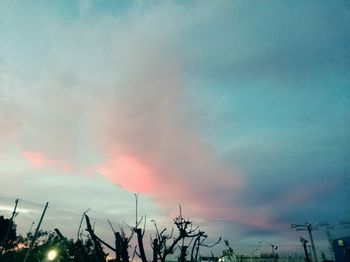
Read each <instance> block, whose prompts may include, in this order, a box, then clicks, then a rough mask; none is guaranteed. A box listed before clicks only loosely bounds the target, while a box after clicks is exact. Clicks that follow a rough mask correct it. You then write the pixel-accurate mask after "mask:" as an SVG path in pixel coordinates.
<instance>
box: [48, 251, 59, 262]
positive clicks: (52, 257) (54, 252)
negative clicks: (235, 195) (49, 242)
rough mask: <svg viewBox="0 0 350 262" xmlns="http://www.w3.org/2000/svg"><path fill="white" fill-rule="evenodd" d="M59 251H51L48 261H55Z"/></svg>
mask: <svg viewBox="0 0 350 262" xmlns="http://www.w3.org/2000/svg"><path fill="white" fill-rule="evenodd" d="M57 254H58V252H57V250H55V249H51V250H50V251H49V252H48V253H47V260H48V261H53V260H55V258H56V257H57Z"/></svg>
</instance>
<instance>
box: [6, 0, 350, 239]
mask: <svg viewBox="0 0 350 262" xmlns="http://www.w3.org/2000/svg"><path fill="white" fill-rule="evenodd" d="M348 13H349V3H347V2H346V1H335V2H319V1H294V2H291V1H290V2H289V1H283V2H282V1H264V2H260V1H232V2H229V1H164V2H162V1H150V2H147V3H145V2H142V1H50V2H47V1H26V2H17V1H2V2H1V3H0V35H1V39H2V40H1V41H0V119H1V122H0V139H1V144H0V172H1V177H2V179H3V181H4V183H2V184H1V185H0V189H1V194H2V195H3V196H6V197H20V198H24V199H29V200H32V201H35V202H43V201H51V202H53V203H54V205H57V206H60V207H63V208H66V209H69V210H75V211H76V212H78V213H79V212H80V211H82V210H85V209H87V207H92V209H94V206H96V208H95V215H96V216H98V217H106V216H107V215H106V214H105V213H106V208H105V207H108V208H107V209H108V212H110V213H111V214H115V220H117V221H124V220H131V219H133V218H132V217H133V214H134V209H133V206H132V203H133V194H132V193H133V192H135V191H137V192H140V195H141V198H143V199H144V209H145V212H147V213H148V214H149V215H150V216H151V217H152V216H153V217H154V218H156V219H158V220H159V221H163V222H164V223H165V221H167V220H168V219H169V217H171V216H172V215H174V214H176V212H177V211H176V210H177V204H178V203H181V204H182V205H183V208H184V210H186V208H187V210H188V211H187V213H188V215H189V216H191V217H193V218H194V219H198V221H200V222H202V223H203V224H205V225H207V226H209V225H211V224H215V225H216V226H215V227H214V226H213V227H211V229H212V231H213V232H215V233H217V234H222V235H224V236H225V234H226V237H227V238H230V237H231V238H232V239H231V240H232V241H235V242H237V243H239V241H243V242H244V241H248V242H249V241H250V242H254V243H255V242H257V241H258V240H261V238H262V237H264V238H265V239H267V240H270V241H274V240H278V241H293V238H294V237H295V239H297V236H296V235H295V232H290V229H289V228H288V227H289V224H290V223H302V222H306V221H309V222H314V223H317V222H319V221H320V220H322V221H324V220H325V221H329V222H336V221H343V220H347V221H348V220H349V218H350V217H349V214H350V212H349V211H350V207H349V204H348V203H349V198H350V192H349V170H350V165H349V163H350V162H349V155H350V139H349V138H350V137H349V134H350V125H349V116H350V94H349V82H350V75H349V66H350V59H349V58H350V57H349V55H350V48H349V45H348V43H349V42H350V34H349V32H350V30H349V29H350V28H349V27H350V21H349V20H350V18H349V16H348ZM33 181H35V183H33ZM82 185H84V186H82ZM55 190H58V191H59V192H60V193H59V194H53V193H52V192H53V191H55ZM87 190H90V191H91V192H95V194H92V195H91V194H90V193H87V192H86V191H87ZM39 191H40V194H38V192H39ZM104 191H106V192H108V193H109V194H110V195H113V196H114V197H115V199H120V200H121V201H120V203H115V201H114V200H113V201H110V202H109V200H106V197H105V196H104V194H103V192H104ZM72 199H74V201H72ZM87 199H88V200H89V205H88V206H87V203H86V200H87ZM101 201H104V202H105V206H103V207H101V206H99V203H100V202H101ZM117 202H118V201H117ZM125 203H128V204H127V205H126V204H125ZM117 211H118V212H120V213H119V214H120V215H118V212H117ZM48 226H49V225H48ZM227 228H230V230H229V232H230V233H229V234H227V232H228V230H227ZM231 232H232V233H231ZM288 232H289V233H288ZM232 235H234V237H232ZM322 239H323V240H324V236H322V235H320V241H321V240H322Z"/></svg>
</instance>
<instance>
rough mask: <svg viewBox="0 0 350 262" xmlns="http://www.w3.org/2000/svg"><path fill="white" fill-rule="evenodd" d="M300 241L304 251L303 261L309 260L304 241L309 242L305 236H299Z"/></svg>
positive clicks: (307, 261) (308, 261)
mask: <svg viewBox="0 0 350 262" xmlns="http://www.w3.org/2000/svg"><path fill="white" fill-rule="evenodd" d="M300 242H301V243H302V244H303V248H304V252H305V261H306V262H310V258H309V254H308V252H307V249H306V243H307V242H309V241H307V240H306V239H305V238H303V237H300Z"/></svg>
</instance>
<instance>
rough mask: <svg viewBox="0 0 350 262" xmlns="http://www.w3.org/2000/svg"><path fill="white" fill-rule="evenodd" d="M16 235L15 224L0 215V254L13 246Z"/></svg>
mask: <svg viewBox="0 0 350 262" xmlns="http://www.w3.org/2000/svg"><path fill="white" fill-rule="evenodd" d="M16 237H17V235H16V224H15V223H13V222H12V221H11V220H10V219H7V218H4V216H0V254H1V253H2V252H3V251H5V250H8V249H11V248H13V246H14V242H15V240H16Z"/></svg>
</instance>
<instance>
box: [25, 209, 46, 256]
mask: <svg viewBox="0 0 350 262" xmlns="http://www.w3.org/2000/svg"><path fill="white" fill-rule="evenodd" d="M48 206H49V202H46V205H45V208H44V211H43V213H42V214H41V217H40V220H39V223H38V226H37V227H36V230H35V233H34V236H33V239H32V242H30V246H29V248H28V251H27V254H26V256H25V258H24V260H23V262H27V260H28V258H29V255H30V252H31V251H32V249H33V246H34V243H35V240H36V238H37V237H38V233H39V229H40V225H41V222H42V221H43V219H44V216H45V213H46V209H47V207H48Z"/></svg>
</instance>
